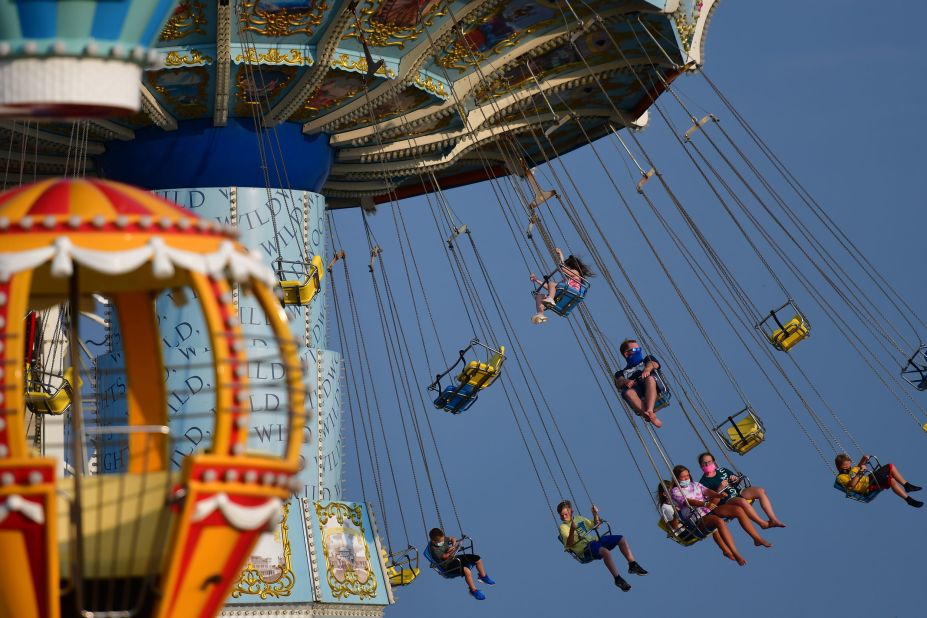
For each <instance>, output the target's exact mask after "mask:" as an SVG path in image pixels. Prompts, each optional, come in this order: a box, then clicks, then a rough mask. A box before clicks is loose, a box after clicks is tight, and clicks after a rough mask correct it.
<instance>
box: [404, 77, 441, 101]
mask: <svg viewBox="0 0 927 618" xmlns="http://www.w3.org/2000/svg"><path fill="white" fill-rule="evenodd" d="M412 81H413V82H414V83H415V85H416V86H418V87H419V88H421V89H422V90H426V91H428V92H430V93H431V94H433V95H435V96H436V97H441V98H442V99H447V98H448V97H449V96H450V95H449V94H448V92H447V90H445V89H444V83H443V82H439V81H437V80H436V79H434V78H432V77H431V76H430V75H426V74H424V73H419V74H418V75H416V76H415V79H414V80H412Z"/></svg>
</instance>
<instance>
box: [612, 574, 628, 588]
mask: <svg viewBox="0 0 927 618" xmlns="http://www.w3.org/2000/svg"><path fill="white" fill-rule="evenodd" d="M615 585H616V586H618V587H619V588H621V590H622V591H624V592H627V591H628V590H630V589H631V584H629V583H628V582H626V581H624V578H623V577H621V575H615Z"/></svg>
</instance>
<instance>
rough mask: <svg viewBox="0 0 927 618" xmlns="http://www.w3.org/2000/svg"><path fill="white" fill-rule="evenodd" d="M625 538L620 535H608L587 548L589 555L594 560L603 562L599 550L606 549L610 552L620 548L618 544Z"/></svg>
mask: <svg viewBox="0 0 927 618" xmlns="http://www.w3.org/2000/svg"><path fill="white" fill-rule="evenodd" d="M622 538H624V537H622V536H621V535H620V534H606V535H605V536H603V537H602V538H601V539H599V540H598V541H592V542H591V543H589V545H588V546H587V547H586V549H587V550H588V551H589V555H590V556H591V557H592V559H593V560H601V559H602V556H600V555H599V548H601V547H604V548H605V549H607V550H608V551H611V550H613V549H615V548H616V547H618V543H620V542H621V539H622Z"/></svg>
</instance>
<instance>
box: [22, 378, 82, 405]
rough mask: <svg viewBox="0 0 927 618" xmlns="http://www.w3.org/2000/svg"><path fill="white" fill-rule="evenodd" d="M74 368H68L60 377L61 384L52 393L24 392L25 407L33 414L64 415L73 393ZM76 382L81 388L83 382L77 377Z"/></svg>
mask: <svg viewBox="0 0 927 618" xmlns="http://www.w3.org/2000/svg"><path fill="white" fill-rule="evenodd" d="M74 376H75V374H74V367H68V368H67V369H66V370H65V371H64V375H62V376H61V379H62V383H61V386H60V387H59V388H58V390H57V391H55V392H54V393H45V392H42V391H26V407H27V408H29V410H31V411H32V412H33V413H34V414H51V415H53V416H58V415H60V414H64V413H65V411H67V409H68V408H69V407H70V406H71V395H72V393H73V392H74ZM77 382H78V384H80V385H81V386H83V384H84V381H83V380H82V379H81V378H80V376H79V375H78V376H77Z"/></svg>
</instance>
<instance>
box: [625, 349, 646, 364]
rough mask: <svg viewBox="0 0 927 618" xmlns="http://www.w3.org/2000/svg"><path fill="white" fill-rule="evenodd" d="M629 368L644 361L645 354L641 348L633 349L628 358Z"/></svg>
mask: <svg viewBox="0 0 927 618" xmlns="http://www.w3.org/2000/svg"><path fill="white" fill-rule="evenodd" d="M626 358H627V361H628V367H633V366H634V365H639V364H640V363H642V362H643V361H644V352H643V350H641V349H640V348H631V354H630V355H628V356H627V357H626Z"/></svg>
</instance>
